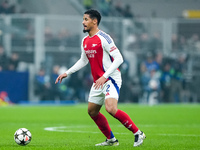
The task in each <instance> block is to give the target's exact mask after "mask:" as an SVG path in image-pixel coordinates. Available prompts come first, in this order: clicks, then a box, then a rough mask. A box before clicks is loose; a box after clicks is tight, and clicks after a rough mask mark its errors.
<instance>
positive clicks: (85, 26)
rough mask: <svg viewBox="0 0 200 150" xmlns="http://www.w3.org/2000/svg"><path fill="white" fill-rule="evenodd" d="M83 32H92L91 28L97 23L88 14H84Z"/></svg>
mask: <svg viewBox="0 0 200 150" xmlns="http://www.w3.org/2000/svg"><path fill="white" fill-rule="evenodd" d="M82 24H83V32H84V33H85V32H90V30H91V29H92V28H93V26H94V24H95V20H94V19H91V18H90V16H89V15H88V14H84V16H83V22H82Z"/></svg>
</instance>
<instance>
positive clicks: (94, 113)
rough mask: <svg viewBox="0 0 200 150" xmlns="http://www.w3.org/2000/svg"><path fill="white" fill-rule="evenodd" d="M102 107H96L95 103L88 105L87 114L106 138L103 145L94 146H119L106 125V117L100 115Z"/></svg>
mask: <svg viewBox="0 0 200 150" xmlns="http://www.w3.org/2000/svg"><path fill="white" fill-rule="evenodd" d="M101 106H102V105H98V104H95V103H91V102H89V103H88V114H89V115H90V117H91V118H92V119H93V120H94V122H95V123H96V125H97V126H98V127H99V129H100V130H101V132H102V133H103V134H104V135H105V136H106V138H107V139H106V141H105V142H103V143H99V144H96V146H112V145H119V143H118V141H117V140H116V139H115V137H114V135H113V133H112V131H111V128H110V126H109V124H108V121H107V119H106V117H105V116H104V115H103V114H102V113H100V112H99V111H100V109H101Z"/></svg>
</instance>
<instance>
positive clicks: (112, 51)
mask: <svg viewBox="0 0 200 150" xmlns="http://www.w3.org/2000/svg"><path fill="white" fill-rule="evenodd" d="M103 47H104V49H105V50H106V51H107V52H108V54H109V55H110V56H112V58H113V59H114V60H113V62H112V64H111V65H110V67H109V68H108V69H107V70H106V72H105V73H104V74H103V76H102V77H100V78H99V79H98V80H96V83H95V85H94V87H95V89H99V88H100V87H101V88H102V87H103V85H104V83H105V82H106V80H107V78H108V77H109V76H110V74H112V73H113V72H114V71H115V70H116V69H117V68H118V67H119V66H120V65H121V64H122V63H123V57H122V55H121V53H120V51H119V49H118V48H117V47H116V45H115V43H114V41H113V40H112V39H111V43H108V42H107V41H105V42H104V45H103Z"/></svg>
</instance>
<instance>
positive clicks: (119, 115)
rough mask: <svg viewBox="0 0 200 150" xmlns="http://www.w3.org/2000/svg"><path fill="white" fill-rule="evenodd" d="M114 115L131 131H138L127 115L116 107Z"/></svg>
mask: <svg viewBox="0 0 200 150" xmlns="http://www.w3.org/2000/svg"><path fill="white" fill-rule="evenodd" d="M114 117H115V118H116V119H118V120H119V121H120V122H121V123H122V124H123V125H124V126H125V127H126V128H127V129H129V130H130V131H132V132H133V133H136V132H137V131H138V127H137V126H136V125H135V124H134V122H133V121H132V120H131V118H130V117H129V115H128V114H127V113H125V112H123V111H122V110H119V109H118V111H117V113H116V114H115V116H114Z"/></svg>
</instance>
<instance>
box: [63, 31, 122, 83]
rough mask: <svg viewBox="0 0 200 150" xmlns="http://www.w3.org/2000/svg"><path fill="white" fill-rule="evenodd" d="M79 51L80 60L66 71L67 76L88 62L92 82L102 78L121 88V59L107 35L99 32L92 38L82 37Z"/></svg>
mask: <svg viewBox="0 0 200 150" xmlns="http://www.w3.org/2000/svg"><path fill="white" fill-rule="evenodd" d="M81 50H82V54H81V58H80V59H79V60H78V61H77V63H76V64H75V65H74V66H72V67H71V68H70V69H69V70H68V71H66V73H67V74H71V73H74V72H76V71H77V70H79V69H81V68H82V67H84V66H85V65H86V64H87V63H88V62H89V63H90V66H91V72H92V76H93V80H94V82H95V81H96V80H97V79H99V78H100V77H101V76H104V77H105V78H108V79H110V80H112V82H113V83H116V84H117V85H118V87H121V73H120V71H119V69H118V67H119V66H120V65H121V63H122V62H123V58H122V55H121V53H120V51H119V50H118V48H117V47H116V46H115V43H114V42H113V40H112V38H111V37H110V36H109V35H108V34H106V33H105V32H103V31H101V30H100V31H99V32H97V33H96V34H95V35H94V36H92V37H90V36H86V37H84V38H83V40H82V45H81Z"/></svg>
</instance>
